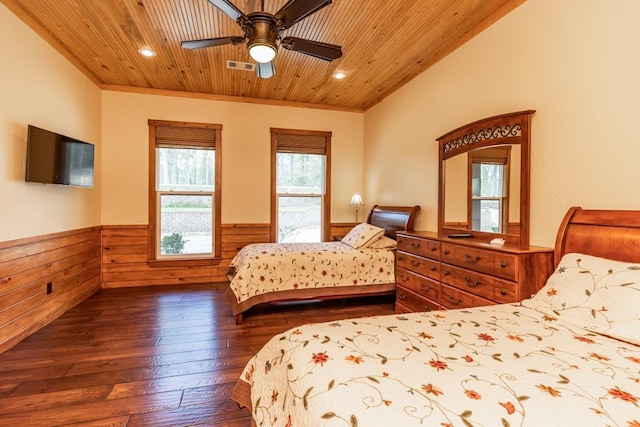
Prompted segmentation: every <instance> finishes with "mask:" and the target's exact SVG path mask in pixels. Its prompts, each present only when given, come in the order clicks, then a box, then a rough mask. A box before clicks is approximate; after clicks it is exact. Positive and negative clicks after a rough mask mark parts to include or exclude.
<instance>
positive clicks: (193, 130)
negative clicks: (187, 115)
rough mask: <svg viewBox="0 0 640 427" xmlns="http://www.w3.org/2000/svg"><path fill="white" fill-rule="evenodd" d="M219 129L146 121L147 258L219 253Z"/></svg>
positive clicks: (189, 257) (187, 257)
mask: <svg viewBox="0 0 640 427" xmlns="http://www.w3.org/2000/svg"><path fill="white" fill-rule="evenodd" d="M221 130H222V126H220V125H212V124H204V123H183V122H167V121H157V120H150V121H149V141H150V147H149V150H150V154H149V161H150V164H149V181H150V185H149V230H150V233H149V238H150V244H149V259H151V260H162V261H167V260H181V261H184V260H192V259H201V260H202V259H211V258H219V257H220V253H221V251H220V199H221V198H220V176H221V174H220V165H221V151H222V150H221V147H222V145H221V141H220V134H221Z"/></svg>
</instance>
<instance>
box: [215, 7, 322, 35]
mask: <svg viewBox="0 0 640 427" xmlns="http://www.w3.org/2000/svg"><path fill="white" fill-rule="evenodd" d="M209 1H211V0H209ZM330 4H331V0H289V1H288V2H287V3H286V4H285V5H284V6H282V8H281V9H280V10H279V11H278V12H277V13H276V14H275V17H276V19H277V20H280V21H282V24H283V26H284V28H285V29H286V28H289V27H290V26H292V25H293V24H295V23H296V22H298V21H300V20H302V19H304V18H306V17H307V16H309V15H311V14H313V13H315V12H317V11H319V10H320V9H322V8H323V7H325V6H329V5H330Z"/></svg>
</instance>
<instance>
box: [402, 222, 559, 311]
mask: <svg viewBox="0 0 640 427" xmlns="http://www.w3.org/2000/svg"><path fill="white" fill-rule="evenodd" d="M397 240H398V250H397V252H396V282H397V288H396V312H398V313H405V312H412V311H429V310H438V309H448V308H469V307H476V306H481V305H489V304H502V303H509V302H516V301H521V300H523V299H525V298H529V297H530V296H531V295H532V294H533V293H535V292H537V291H538V290H539V289H540V288H541V287H542V286H544V284H545V282H546V280H547V278H548V277H549V276H550V275H551V273H553V249H551V248H543V247H535V246H525V247H522V246H515V245H508V244H506V245H505V246H503V247H499V246H492V245H490V244H489V243H486V242H481V241H480V239H477V238H470V239H451V238H448V237H446V236H443V235H438V234H437V233H434V232H410V233H409V232H398V235H397Z"/></svg>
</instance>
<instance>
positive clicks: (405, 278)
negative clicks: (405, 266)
mask: <svg viewBox="0 0 640 427" xmlns="http://www.w3.org/2000/svg"><path fill="white" fill-rule="evenodd" d="M400 278H401V279H402V280H404V281H405V282H406V281H407V280H409V277H407V276H405V275H404V274H403V275H402V276H400Z"/></svg>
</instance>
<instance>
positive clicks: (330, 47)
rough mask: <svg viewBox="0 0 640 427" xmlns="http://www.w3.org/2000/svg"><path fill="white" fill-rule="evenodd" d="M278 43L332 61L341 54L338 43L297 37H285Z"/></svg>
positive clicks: (286, 47)
mask: <svg viewBox="0 0 640 427" xmlns="http://www.w3.org/2000/svg"><path fill="white" fill-rule="evenodd" d="M280 45H281V46H282V47H284V48H285V49H289V50H294V51H296V52H300V53H304V54H306V55H311V56H315V57H316V58H320V59H324V60H325V61H333V60H334V59H338V58H340V57H341V56H342V48H341V47H340V46H338V45H335V44H329V43H322V42H316V41H313V40H306V39H300V38H298V37H285V38H284V39H282V43H281V44H280Z"/></svg>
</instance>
